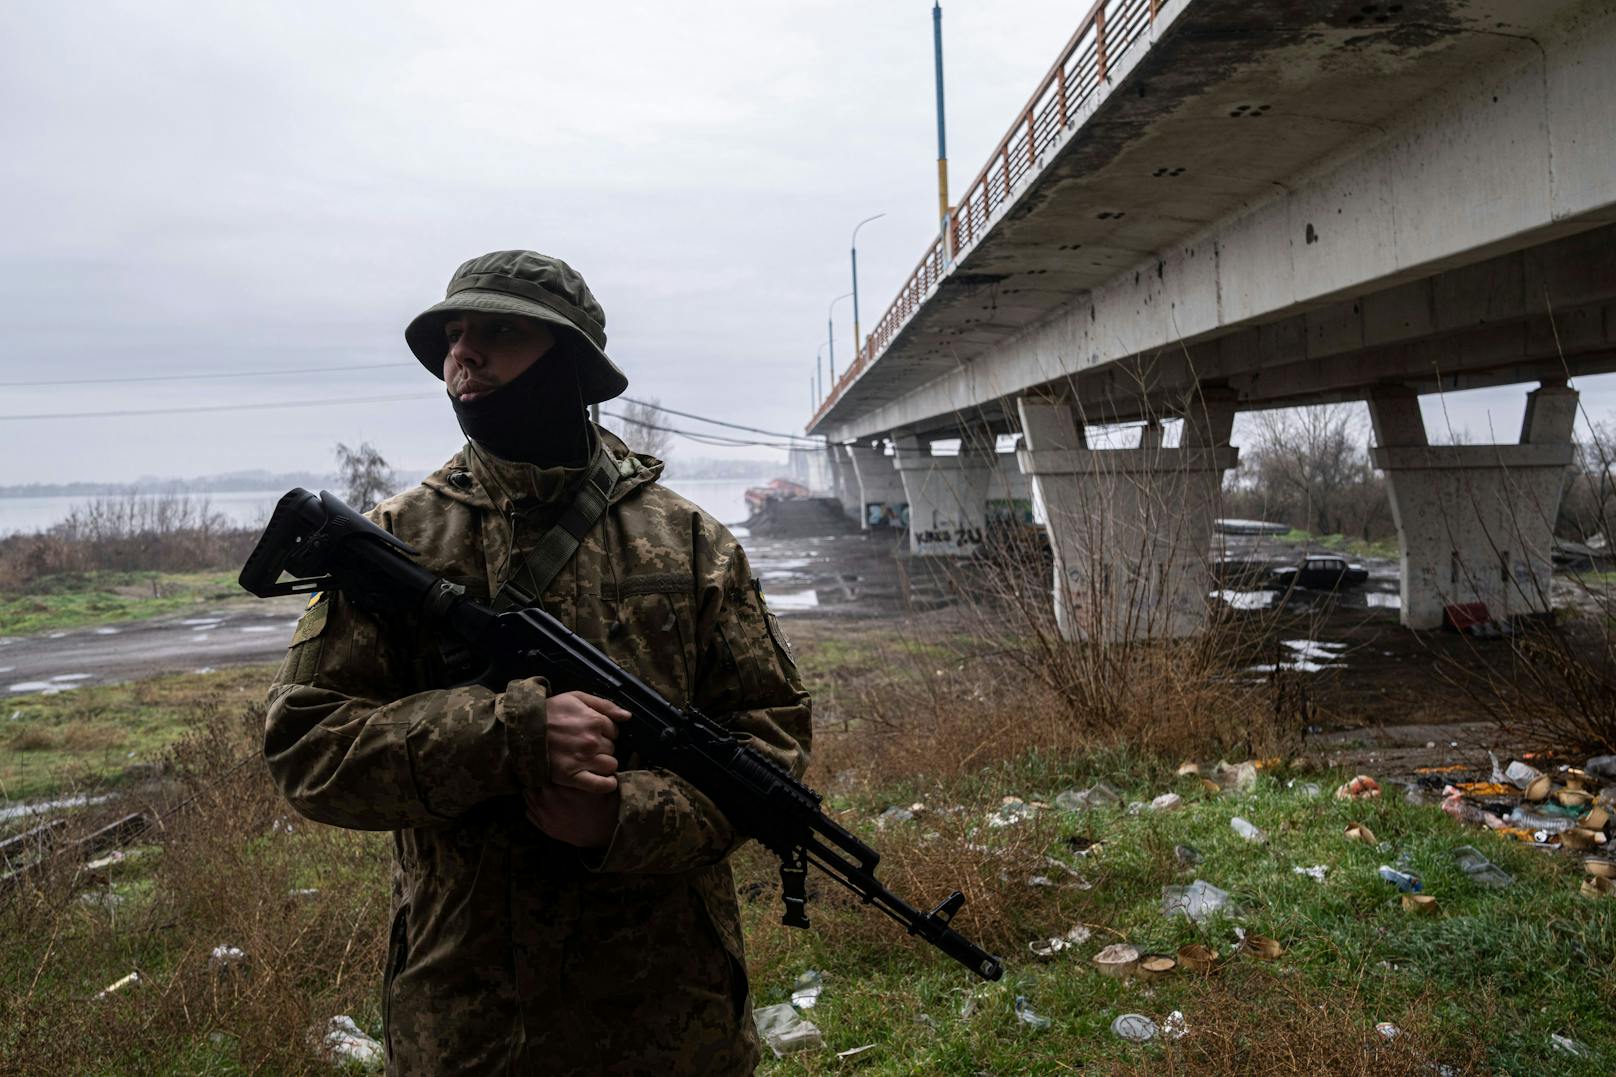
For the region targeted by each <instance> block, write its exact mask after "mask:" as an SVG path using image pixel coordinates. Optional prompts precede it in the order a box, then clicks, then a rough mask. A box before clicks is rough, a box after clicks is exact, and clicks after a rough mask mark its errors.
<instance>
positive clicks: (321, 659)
mask: <svg viewBox="0 0 1616 1077" xmlns="http://www.w3.org/2000/svg"><path fill="white" fill-rule="evenodd" d="M602 436H604V437H606V438H607V443H608V445H609V446H610V447H611V449H612V452H613V455H614V456H615V457H616V458H617V459H618V461H619V473H620V475H621V476H622V478H621V479H620V480H619V481H618V483H617V486H616V488H615V489H614V491H613V493H612V497H611V500H610V503H609V505H608V507H607V510H606V514H605V516H604V517H603V518H602V519H601V520H600V521H599V522H597V523H596V525H595V526H594V528H593V530H592V531H591V532H590V533H589V534H588V535H587V536H586V537H585V539H584V541H583V543H582V545H581V546H580V548H579V550H578V553H577V555H576V556H575V557H574V558H573V559H572V561H571V563H570V564H568V566H567V567H566V568H564V569H563V570H562V571H561V573H560V575H558V576H557V577H556V579H555V580H554V581H553V582H552V583H551V584H550V586H549V587H548V588H547V589H546V590H545V592H544V595H543V605H544V607H545V608H546V609H547V610H549V611H550V612H551V613H552V614H554V615H555V616H557V617H558V618H560V619H561V620H562V621H563V622H564V623H566V624H567V625H569V626H570V627H572V629H573V630H574V631H575V632H577V633H578V634H579V635H581V636H582V637H584V638H585V639H588V640H590V641H591V642H593V643H594V644H595V645H596V646H598V647H600V648H602V649H603V650H605V651H606V653H607V654H609V655H610V656H611V657H612V658H613V659H614V660H615V661H617V662H618V663H619V664H621V665H622V666H623V667H624V668H626V669H628V670H630V671H631V672H633V673H634V674H635V675H637V676H638V677H640V678H641V679H643V680H644V681H646V682H647V683H648V684H650V685H651V686H652V687H654V688H656V689H657V690H658V691H659V692H661V693H662V694H663V695H664V696H666V697H667V698H668V699H671V700H673V701H675V702H679V703H684V702H690V703H693V704H695V705H696V706H698V707H699V708H701V709H702V710H703V711H704V712H705V713H706V714H708V715H709V716H711V717H713V718H715V719H716V720H718V721H721V722H723V723H725V724H726V725H727V726H729V727H730V728H732V729H734V730H735V731H736V732H737V733H740V734H742V735H744V736H745V737H747V738H749V739H750V743H751V744H752V746H753V747H755V748H757V749H759V750H761V751H763V752H765V753H766V754H768V755H769V756H770V757H772V758H773V759H775V760H776V761H778V762H780V763H781V764H782V765H784V766H786V767H788V768H789V769H791V770H792V771H794V772H796V773H798V774H800V773H801V772H802V770H803V769H804V767H805V766H806V764H807V754H806V753H807V750H808V747H809V735H810V734H809V705H808V695H807V692H806V691H804V689H803V686H802V682H801V680H800V679H799V678H798V676H797V673H796V669H795V666H794V664H793V662H792V659H791V657H790V653H789V651H788V650H787V649H786V645H785V641H784V640H783V638H782V637H781V636H780V634H779V630H778V625H777V624H776V623H775V622H774V620H773V618H772V617H771V616H770V615H769V614H768V612H767V609H766V607H765V606H764V604H763V600H762V595H761V592H760V591H759V590H758V588H757V585H756V583H755V581H754V580H753V579H752V577H751V572H750V569H749V567H748V565H747V560H746V555H745V554H744V553H743V552H742V550H741V548H740V546H739V545H738V544H737V543H736V541H735V539H734V537H733V536H731V535H730V534H729V532H728V531H727V530H726V529H725V528H724V527H723V526H721V525H720V524H718V523H717V522H715V521H714V520H713V519H712V517H710V516H709V515H707V514H706V513H705V512H703V511H702V510H701V509H699V508H697V507H696V506H694V505H692V504H691V503H690V502H688V501H686V500H684V499H683V498H681V497H679V496H678V495H677V494H674V493H673V492H671V491H669V490H668V489H666V488H665V487H662V486H660V485H658V484H657V483H656V482H655V481H654V480H655V478H656V476H657V475H658V474H659V473H660V470H661V465H660V464H659V463H658V462H656V461H654V460H652V459H650V458H648V457H637V456H634V455H632V454H630V453H629V452H628V450H627V449H626V448H624V447H623V445H622V443H621V442H619V441H617V440H616V439H615V438H613V437H612V436H611V435H609V434H604V433H603V434H602ZM582 475H583V472H582V470H581V469H559V468H557V469H546V470H540V469H537V468H534V467H531V466H527V465H519V464H511V463H508V462H504V461H499V460H495V459H492V458H490V457H489V456H488V455H487V454H486V453H482V452H474V453H467V452H462V453H461V454H459V455H457V456H456V457H455V458H454V459H452V460H451V461H450V462H449V463H448V464H447V465H446V466H444V467H443V468H441V469H440V470H439V471H437V472H436V473H434V474H433V475H431V476H429V477H428V478H427V479H426V480H425V481H424V482H423V483H422V484H421V485H420V486H418V487H416V488H415V489H413V490H410V491H408V492H406V493H404V494H401V495H399V496H398V497H395V498H392V499H390V500H388V501H386V502H384V503H383V504H381V505H380V506H378V507H377V508H376V509H375V510H374V512H373V513H372V514H371V518H372V519H374V520H375V521H376V522H377V523H379V524H381V525H382V526H383V527H385V528H387V529H388V530H389V531H391V532H392V533H394V534H396V535H398V536H399V537H401V538H402V539H404V540H405V541H406V542H408V543H409V544H410V545H411V546H413V547H415V548H416V549H417V550H419V551H420V556H419V558H418V560H419V561H420V562H421V563H422V564H423V565H424V566H425V567H427V568H428V569H430V570H432V571H433V572H435V573H437V574H439V575H441V576H445V577H449V578H452V579H455V580H456V581H457V582H461V583H464V584H466V585H467V587H468V590H470V591H472V592H473V593H478V592H481V593H483V594H487V593H490V592H491V591H494V592H497V590H498V586H499V585H500V584H501V583H502V582H503V581H504V578H505V577H504V574H505V573H508V572H510V571H511V564H512V561H513V558H512V557H511V552H512V551H511V544H512V543H511V536H512V535H513V533H514V536H515V543H516V546H517V549H518V550H519V551H520V550H523V549H526V548H529V547H531V545H532V544H533V543H534V542H536V541H537V539H538V538H539V537H540V536H541V535H543V534H544V532H545V531H546V530H547V529H548V527H549V525H550V523H551V522H552V521H553V519H554V518H555V517H556V516H557V515H558V514H559V512H560V510H561V508H563V507H564V506H565V505H566V504H567V503H568V502H569V501H570V491H571V489H572V488H573V487H572V484H573V483H575V482H577V481H579V480H580V479H581V478H582ZM513 525H514V526H513ZM514 560H515V561H516V562H517V563H520V557H517V558H515V559H514ZM519 582H520V581H519ZM455 680H456V677H455V675H454V670H453V669H452V661H451V659H446V658H445V648H444V646H443V641H441V640H440V639H438V638H437V637H436V636H435V635H434V634H433V633H431V632H430V631H428V630H427V629H425V628H424V627H422V626H420V625H417V624H414V623H407V622H397V623H395V622H393V621H391V620H389V623H387V624H382V623H379V622H378V621H377V620H375V619H373V618H371V617H370V616H368V615H366V614H365V613H363V612H361V611H359V610H357V609H355V608H354V607H353V606H352V605H350V604H349V603H348V602H346V601H345V600H344V599H343V597H342V596H341V595H335V596H326V597H322V598H321V599H319V600H318V601H317V602H316V603H315V604H313V605H312V606H311V608H310V609H309V611H308V612H307V613H305V615H304V618H303V620H302V621H301V622H300V623H299V627H298V629H297V631H296V632H295V633H294V635H293V642H292V645H291V648H290V649H289V650H288V652H287V655H286V659H285V661H284V662H283V664H282V666H281V669H280V672H279V673H278V674H277V676H276V680H275V685H274V687H273V688H272V689H271V691H270V706H269V713H268V717H267V719H266V731H265V741H264V754H265V757H266V759H267V761H268V764H269V770H270V773H271V774H272V775H273V777H274V779H275V781H276V783H277V784H278V786H279V787H280V789H281V791H282V792H283V793H284V794H285V796H286V798H287V800H288V801H290V802H291V804H292V805H293V806H294V807H295V808H296V809H297V810H298V811H299V812H300V813H302V814H303V815H305V816H307V817H309V818H311V819H316V820H319V821H321V822H325V823H330V824H333V825H336V826H342V827H350V828H355V829H362V830H391V831H393V844H394V852H395V865H394V887H393V890H394V893H393V910H394V911H393V920H392V931H391V936H390V942H389V946H388V954H387V965H386V973H385V988H384V992H385V993H384V1000H383V1012H384V1023H385V1025H386V1027H387V1035H386V1039H387V1054H388V1072H389V1073H396V1074H411V1075H414V1074H427V1073H431V1074H443V1073H457V1074H459V1073H465V1074H485V1073H499V1074H507V1073H540V1072H542V1073H574V1072H577V1073H585V1072H589V1073H655V1074H658V1075H659V1077H666V1075H672V1074H684V1073H692V1074H693V1073H703V1074H730V1073H750V1072H751V1071H752V1070H753V1068H754V1067H755V1066H756V1064H757V1060H758V1056H759V1052H758V1044H757V1037H756V1033H755V1031H754V1029H753V1026H752V1021H751V1014H750V1004H749V1001H748V996H747V980H746V965H745V955H744V950H743V948H742V939H741V925H740V916H739V910H738V908H737V904H736V898H735V885H734V882H733V879H732V877H731V874H730V869H729V865H728V863H727V857H728V854H729V853H730V851H731V850H733V849H734V848H735V847H736V845H737V844H738V843H739V839H738V838H737V835H736V833H735V831H734V829H733V828H732V827H731V826H730V824H729V822H728V821H727V820H726V819H725V818H724V816H723V814H722V813H721V812H720V811H718V809H717V808H716V807H714V805H713V804H712V803H711V802H710V801H709V800H708V799H707V798H706V797H704V796H703V795H702V794H701V793H699V792H697V791H696V790H695V789H694V788H692V787H691V786H690V785H688V784H687V783H686V782H684V781H683V780H682V779H680V778H678V777H676V776H674V775H671V774H668V773H666V772H663V771H659V770H646V769H636V768H635V766H634V763H633V761H632V760H630V761H629V767H628V769H625V770H624V771H623V772H622V773H621V774H620V775H619V788H620V793H621V811H620V813H619V817H618V823H617V827H616V831H615V833H614V835H613V837H612V839H611V842H610V844H609V846H608V847H607V848H606V849H605V850H604V852H603V853H602V852H601V851H598V850H597V851H594V852H592V853H591V852H585V851H582V850H579V849H576V848H574V847H572V846H569V845H565V844H562V843H560V842H558V841H555V840H553V839H551V838H549V837H548V836H547V835H545V834H544V833H543V832H541V831H540V830H538V829H537V828H536V827H534V826H533V824H531V823H530V822H528V820H527V818H526V816H525V812H524V806H523V802H522V799H521V796H520V793H521V791H522V790H523V789H525V788H531V787H535V786H538V785H541V784H543V783H544V782H545V781H546V757H545V747H544V744H545V730H544V723H543V720H542V717H539V718H537V719H535V718H534V717H533V716H534V715H535V714H542V706H535V704H537V703H539V702H540V701H542V699H543V696H544V693H545V691H546V690H547V688H546V684H545V683H544V682H542V681H539V680H533V679H529V680H521V681H513V682H511V684H510V685H509V686H507V689H506V690H505V691H503V692H493V691H490V690H488V689H487V688H483V687H480V686H464V687H445V686H446V685H450V684H453V683H455ZM516 703H520V704H521V705H520V706H513V704H516ZM524 716H525V717H524Z"/></svg>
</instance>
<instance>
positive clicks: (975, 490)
mask: <svg viewBox="0 0 1616 1077" xmlns="http://www.w3.org/2000/svg"><path fill="white" fill-rule="evenodd" d="M894 448H895V449H896V450H897V452H896V454H895V456H894V458H893V459H894V461H895V462H896V463H897V465H898V474H899V475H900V476H902V478H903V489H904V494H905V496H906V497H907V499H908V501H909V551H910V552H911V553H915V554H921V555H934V556H941V557H969V556H971V555H972V554H974V553H976V551H977V548H978V547H979V546H981V545H982V540H983V528H984V526H985V524H986V522H987V520H986V517H987V503H988V484H989V479H990V478H991V477H992V474H993V468H994V463H995V461H994V459H993V441H992V439H991V438H987V439H983V440H973V439H972V438H971V437H969V436H967V437H966V438H965V439H963V440H962V442H961V444H960V453H959V455H958V456H933V455H931V446H929V445H928V444H926V443H925V442H924V441H921V440H920V439H919V438H916V437H912V436H904V437H899V438H897V439H896V440H895V441H894Z"/></svg>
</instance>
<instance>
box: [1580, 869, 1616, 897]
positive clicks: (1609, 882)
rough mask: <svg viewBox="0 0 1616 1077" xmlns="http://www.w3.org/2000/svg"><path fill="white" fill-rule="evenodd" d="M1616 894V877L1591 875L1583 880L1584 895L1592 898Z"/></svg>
mask: <svg viewBox="0 0 1616 1077" xmlns="http://www.w3.org/2000/svg"><path fill="white" fill-rule="evenodd" d="M1612 894H1616V879H1609V878H1606V877H1605V876H1603V875H1590V876H1588V877H1587V878H1586V879H1584V880H1582V896H1583V897H1591V898H1602V897H1610V896H1611V895H1612Z"/></svg>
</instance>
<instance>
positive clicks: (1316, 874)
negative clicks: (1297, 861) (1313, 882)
mask: <svg viewBox="0 0 1616 1077" xmlns="http://www.w3.org/2000/svg"><path fill="white" fill-rule="evenodd" d="M1327 870H1329V869H1328V868H1327V867H1326V866H1325V865H1324V864H1314V865H1313V866H1312V867H1310V868H1300V867H1298V868H1292V869H1291V873H1292V874H1294V875H1306V876H1307V877H1308V878H1310V879H1317V880H1318V881H1319V882H1321V883H1322V882H1323V881H1324V873H1325V872H1326V871H1327Z"/></svg>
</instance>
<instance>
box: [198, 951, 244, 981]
mask: <svg viewBox="0 0 1616 1077" xmlns="http://www.w3.org/2000/svg"><path fill="white" fill-rule="evenodd" d="M246 963H247V951H245V950H243V949H242V948H241V947H239V946H215V947H214V948H213V953H212V954H210V955H209V956H208V968H210V969H212V970H213V971H214V974H215V975H217V976H219V977H221V978H223V977H228V976H230V975H231V974H232V973H234V972H235V971H236V970H237V969H238V968H241V967H242V966H244V965H246Z"/></svg>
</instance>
